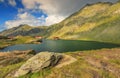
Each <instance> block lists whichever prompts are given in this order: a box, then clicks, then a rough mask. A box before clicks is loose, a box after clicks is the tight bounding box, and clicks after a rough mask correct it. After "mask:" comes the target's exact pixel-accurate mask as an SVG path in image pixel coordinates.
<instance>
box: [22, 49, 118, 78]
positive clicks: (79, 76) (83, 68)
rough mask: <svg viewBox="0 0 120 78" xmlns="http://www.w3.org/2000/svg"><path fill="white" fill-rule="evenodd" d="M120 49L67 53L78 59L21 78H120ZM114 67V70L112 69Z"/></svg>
mask: <svg viewBox="0 0 120 78" xmlns="http://www.w3.org/2000/svg"><path fill="white" fill-rule="evenodd" d="M119 51H120V49H119V48H116V49H102V50H93V51H84V52H80V51H77V52H74V53H73V52H69V53H66V54H68V55H71V56H72V57H74V58H76V59H77V61H76V62H74V63H72V64H70V65H67V66H63V67H62V68H52V69H46V70H43V71H41V72H37V73H33V74H28V75H25V76H21V77H20V78H119V76H120V74H119V71H120V60H119V59H120V57H118V56H120V53H119ZM111 68H112V71H111Z"/></svg>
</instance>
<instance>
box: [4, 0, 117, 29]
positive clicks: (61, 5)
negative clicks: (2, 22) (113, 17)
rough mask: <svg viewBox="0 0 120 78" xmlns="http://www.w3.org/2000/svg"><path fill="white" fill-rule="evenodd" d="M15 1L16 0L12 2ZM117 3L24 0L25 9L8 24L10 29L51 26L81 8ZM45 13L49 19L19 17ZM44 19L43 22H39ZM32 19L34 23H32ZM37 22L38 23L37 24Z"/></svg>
mask: <svg viewBox="0 0 120 78" xmlns="http://www.w3.org/2000/svg"><path fill="white" fill-rule="evenodd" d="M10 1H15V0H10ZM107 1H109V2H115V1H117V0H22V5H23V6H24V8H22V9H19V11H18V12H21V11H22V13H18V15H17V16H16V17H17V19H16V18H15V19H14V20H10V21H7V22H6V25H7V26H8V28H10V27H9V26H13V25H14V26H16V25H17V26H18V25H19V24H22V23H26V24H30V25H43V24H44V25H51V24H54V23H58V22H60V21H62V20H63V19H65V18H66V17H68V16H69V15H71V14H73V13H74V12H76V11H78V10H79V9H80V8H82V7H83V6H85V5H86V4H91V3H96V2H107ZM10 4H11V5H13V6H15V3H12V2H10ZM30 11H31V12H40V11H41V12H43V15H44V14H46V15H47V17H43V15H41V17H35V16H34V15H32V14H31V13H28V15H27V16H28V17H29V18H20V17H19V15H20V14H21V15H24V14H25V13H26V12H30ZM38 18H42V20H38ZM31 19H32V21H31ZM43 20H44V21H43ZM35 22H36V23H35Z"/></svg>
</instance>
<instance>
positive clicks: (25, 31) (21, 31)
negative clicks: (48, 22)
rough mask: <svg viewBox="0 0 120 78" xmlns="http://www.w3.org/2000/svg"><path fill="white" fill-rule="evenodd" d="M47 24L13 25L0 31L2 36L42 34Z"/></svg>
mask: <svg viewBox="0 0 120 78" xmlns="http://www.w3.org/2000/svg"><path fill="white" fill-rule="evenodd" d="M46 29H47V26H39V27H31V26H29V25H26V24H23V25H20V26H18V27H14V28H11V29H8V30H5V31H3V32H1V33H0V34H1V35H4V36H18V35H22V36H34V35H44V33H45V31H46Z"/></svg>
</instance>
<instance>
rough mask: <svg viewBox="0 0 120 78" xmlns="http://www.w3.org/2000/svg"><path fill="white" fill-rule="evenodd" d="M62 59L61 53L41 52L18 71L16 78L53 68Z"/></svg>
mask: <svg viewBox="0 0 120 78" xmlns="http://www.w3.org/2000/svg"><path fill="white" fill-rule="evenodd" d="M61 58H62V55H61V54H59V53H53V52H40V53H38V54H37V55H35V56H33V57H32V58H30V59H29V60H28V61H26V63H25V64H23V65H22V66H21V67H20V68H19V69H18V71H16V73H15V75H14V76H15V77H19V76H22V75H26V74H28V73H34V72H38V71H40V70H42V69H44V68H47V67H53V66H55V65H56V64H57V63H58V62H59V60H60V59H61Z"/></svg>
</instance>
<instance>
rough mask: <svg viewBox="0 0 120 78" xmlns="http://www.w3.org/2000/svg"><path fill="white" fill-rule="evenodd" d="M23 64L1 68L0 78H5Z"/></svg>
mask: <svg viewBox="0 0 120 78" xmlns="http://www.w3.org/2000/svg"><path fill="white" fill-rule="evenodd" d="M22 64H24V62H21V63H18V64H13V65H9V66H6V67H0V78H4V77H5V76H7V75H8V73H10V72H12V71H14V70H16V69H18V68H19V67H20V66H21V65H22Z"/></svg>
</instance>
